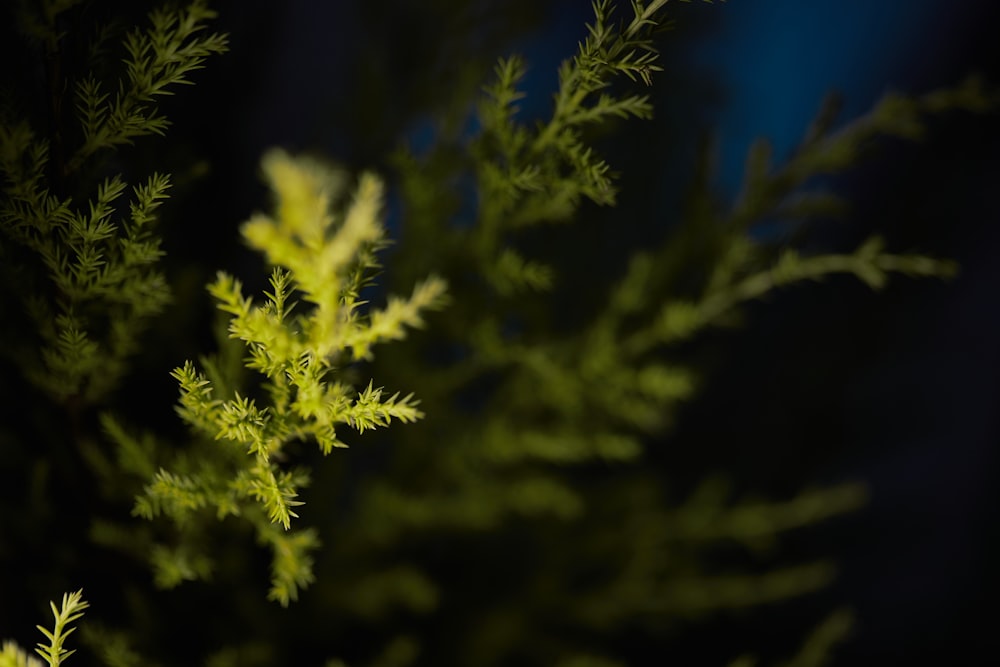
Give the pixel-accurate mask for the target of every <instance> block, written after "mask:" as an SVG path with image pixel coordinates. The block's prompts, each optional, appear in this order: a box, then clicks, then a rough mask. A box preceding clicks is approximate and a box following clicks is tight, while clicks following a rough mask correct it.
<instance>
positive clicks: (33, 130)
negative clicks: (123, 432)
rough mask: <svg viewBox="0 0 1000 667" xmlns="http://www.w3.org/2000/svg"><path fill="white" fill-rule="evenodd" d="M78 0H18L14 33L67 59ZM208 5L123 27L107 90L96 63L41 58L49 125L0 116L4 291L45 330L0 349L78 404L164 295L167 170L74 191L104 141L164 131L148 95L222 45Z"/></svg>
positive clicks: (129, 347)
mask: <svg viewBox="0 0 1000 667" xmlns="http://www.w3.org/2000/svg"><path fill="white" fill-rule="evenodd" d="M74 4H76V3H73V2H62V3H59V2H53V3H44V7H43V10H44V11H42V12H41V15H40V16H38V15H35V14H33V13H31V12H30V11H29V10H28V9H27V7H23V8H22V11H21V12H20V13H19V15H18V17H19V19H20V21H21V24H22V26H21V27H22V30H23V32H25V33H26V34H28V35H32V36H34V37H35V38H37V39H38V40H39V41H40V42H42V43H43V45H44V47H45V49H46V53H47V57H48V58H49V59H50V61H51V62H58V61H59V60H60V59H63V58H69V57H71V54H64V53H61V52H60V47H61V41H62V36H63V32H62V31H61V29H60V28H59V25H60V23H61V21H62V20H63V18H64V17H63V16H62V14H63V13H65V12H70V11H71V10H72V9H73V5H74ZM214 16H215V14H214V12H212V11H210V10H209V9H207V7H206V4H205V2H203V1H201V0H198V1H196V2H193V3H192V4H190V5H189V6H187V7H186V8H184V9H177V10H166V9H162V10H157V11H155V12H153V13H152V14H151V16H150V22H151V24H152V25H151V27H150V28H148V29H147V30H138V29H136V30H134V31H132V32H131V33H129V34H128V36H127V37H126V40H125V46H126V51H127V57H126V58H125V59H124V68H125V77H124V78H123V79H122V80H120V81H119V82H118V85H117V92H116V93H115V94H114V95H113V96H112V95H111V94H110V93H109V92H107V91H106V90H105V86H106V84H104V83H102V82H101V79H100V78H99V77H98V76H97V74H95V73H94V72H88V73H86V74H84V75H83V76H82V78H80V79H79V80H76V81H70V80H64V79H61V78H59V76H60V75H59V71H58V69H57V68H56V67H55V66H54V65H53V66H50V67H49V68H48V69H47V74H48V76H49V78H50V81H49V82H48V83H49V89H50V91H51V93H50V95H51V99H49V100H47V101H46V104H47V105H48V106H50V107H51V108H52V109H53V111H52V114H51V115H52V127H49V128H46V129H45V131H42V130H41V129H40V128H37V127H33V126H32V125H31V123H29V122H28V121H27V120H24V119H18V118H16V117H15V116H13V113H14V112H13V110H12V109H7V110H5V114H4V117H2V118H0V179H2V188H3V189H2V199H0V234H2V237H0V240H2V243H0V259H2V263H3V264H4V269H3V271H4V273H3V275H4V277H5V279H6V280H5V282H6V284H8V285H10V284H19V285H22V286H23V287H22V289H18V290H16V291H15V292H14V293H13V296H12V299H14V301H15V303H16V304H17V305H18V306H19V307H20V310H21V312H22V313H23V315H24V317H25V318H26V320H27V323H28V324H29V326H30V327H31V328H32V329H33V330H34V331H36V332H37V334H38V338H39V339H40V340H41V341H42V344H41V345H40V346H37V345H35V346H34V348H35V349H31V350H28V349H24V348H22V347H21V346H18V345H11V346H8V347H7V349H6V350H5V354H8V355H10V358H11V360H12V361H13V362H14V363H15V364H17V365H18V366H20V367H21V369H22V371H23V372H24V374H25V376H26V377H27V378H28V379H29V380H30V381H31V382H33V383H34V384H35V385H37V386H39V387H41V388H43V389H44V390H45V391H46V392H48V393H49V394H50V395H52V396H53V397H54V398H56V399H57V400H59V401H67V400H69V399H71V398H72V399H74V400H78V401H81V402H82V403H83V404H85V405H86V404H93V403H96V402H99V401H101V400H102V399H103V398H105V397H106V396H107V395H108V394H109V392H110V391H112V390H113V389H114V388H115V387H116V386H117V385H118V383H119V381H120V379H121V378H122V376H123V375H124V373H125V372H126V370H127V360H128V358H129V357H130V356H131V355H132V354H133V353H135V352H136V351H137V348H138V345H139V342H140V333H141V332H142V330H143V328H144V327H145V326H146V325H147V324H148V322H149V320H150V318H151V317H153V316H154V315H156V314H157V313H159V312H161V311H162V310H163V308H164V306H165V305H166V304H167V302H168V300H169V295H170V293H169V288H168V286H167V284H166V281H165V279H164V277H163V274H162V272H161V271H160V270H159V269H158V268H157V264H158V261H159V259H160V257H161V256H162V254H163V253H162V251H161V250H160V239H159V237H158V236H157V235H156V234H155V232H154V228H155V223H156V220H157V216H158V213H159V211H158V209H159V208H160V206H161V205H162V203H163V200H164V199H166V197H167V191H168V189H169V187H170V180H169V178H168V177H167V176H166V175H163V174H153V175H151V176H150V177H149V178H148V179H146V180H145V181H144V182H142V183H141V184H139V185H135V186H133V187H131V188H129V186H128V185H127V184H126V182H125V181H124V180H123V179H122V177H121V176H120V175H113V176H109V177H107V178H104V179H103V180H102V181H100V182H99V183H98V184H97V185H96V186H95V187H94V190H93V192H92V193H91V194H86V195H85V194H79V193H80V192H81V191H83V190H84V189H86V188H87V187H89V184H88V179H90V178H92V176H91V174H92V173H94V172H95V171H97V170H98V168H99V166H100V165H99V164H98V160H97V158H98V157H99V155H98V154H99V153H101V152H102V151H103V150H104V149H113V148H115V147H118V146H120V145H122V144H127V143H130V142H131V141H132V140H133V139H134V138H136V137H139V136H143V135H146V134H151V133H162V132H163V131H164V130H165V128H166V127H167V121H166V119H165V118H163V117H162V116H160V115H159V114H158V112H157V108H156V105H155V101H156V98H157V97H159V96H162V95H169V94H171V92H172V88H173V87H175V86H176V85H179V84H184V83H190V80H189V79H188V78H187V75H188V74H189V73H190V72H191V71H192V70H195V69H198V68H199V67H201V66H202V63H203V62H204V60H205V58H207V57H208V56H209V55H212V54H216V53H221V52H222V51H224V50H225V48H226V40H225V38H224V37H223V36H221V35H218V34H212V35H204V34H203V31H204V29H205V24H206V22H207V21H208V20H210V19H211V18H213V17H214ZM64 90H74V91H75V99H74V104H73V107H74V109H73V110H74V111H75V112H76V113H75V116H74V117H73V118H67V117H64V116H65V115H66V113H67V112H65V111H64V110H63V108H64V107H66V106H68V105H66V104H64V100H63V97H62V96H63V91H64ZM72 121H77V122H78V123H79V125H80V128H79V130H80V131H79V132H76V131H75V129H74V128H73V127H72ZM77 136H79V141H78V143H77V145H76V146H75V147H72V146H70V145H69V141H70V139H71V138H73V137H77ZM85 167H86V169H85ZM129 190H130V191H131V192H130V194H129V195H126V193H127V192H128V191H129ZM25 251H26V252H25ZM15 276H16V277H17V280H16V281H15V280H14V279H13V278H14V277H15ZM13 305H14V304H12V306H13ZM10 337H11V338H12V340H14V341H16V340H17V336H16V335H15V334H13V333H11V335H10Z"/></svg>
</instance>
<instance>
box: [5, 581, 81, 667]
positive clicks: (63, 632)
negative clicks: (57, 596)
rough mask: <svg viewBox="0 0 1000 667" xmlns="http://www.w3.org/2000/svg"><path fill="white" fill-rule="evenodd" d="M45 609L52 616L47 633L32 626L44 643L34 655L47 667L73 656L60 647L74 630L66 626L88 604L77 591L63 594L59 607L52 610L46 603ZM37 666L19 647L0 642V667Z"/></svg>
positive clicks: (50, 604)
mask: <svg viewBox="0 0 1000 667" xmlns="http://www.w3.org/2000/svg"><path fill="white" fill-rule="evenodd" d="M49 606H50V607H51V608H52V616H53V617H54V621H53V625H52V629H51V630H49V629H48V628H46V627H45V626H42V625H39V626H36V627H37V628H38V630H39V631H40V632H41V633H42V634H43V635H45V638H46V639H47V640H48V642H47V643H43V642H39V643H38V648H36V649H35V652H36V653H38V655H40V656H42V658H43V659H44V660H45V662H46V663H47V664H48V665H49V666H50V667H58V665H61V664H62V663H63V661H64V660H66V659H67V658H69V657H70V656H71V655H73V654H74V653H76V650H75V649H73V650H68V649H65V648H63V643H64V642H65V641H66V638H67V637H69V636H70V635H71V634H73V632H74V631H75V630H76V628H71V627H69V625H70V623H72V622H73V621H76V620H79V619H80V617H82V616H83V612H84V610H86V609H87V608H88V607H89V606H90V605H89V604H88V603H87V602H86V601H84V599H83V590H79V591H77V592H75V593H65V594H64V595H63V598H62V604H61V605H60V606H59V607H56V603H55V602H50V603H49ZM41 665H42V663H41V662H40V661H39V660H38V659H37V658H34V657H32V656H31V654H29V653H27V652H26V651H24V650H22V649H21V648H19V647H18V646H17V644H15V643H14V642H12V641H4V643H3V648H2V649H0V667H41Z"/></svg>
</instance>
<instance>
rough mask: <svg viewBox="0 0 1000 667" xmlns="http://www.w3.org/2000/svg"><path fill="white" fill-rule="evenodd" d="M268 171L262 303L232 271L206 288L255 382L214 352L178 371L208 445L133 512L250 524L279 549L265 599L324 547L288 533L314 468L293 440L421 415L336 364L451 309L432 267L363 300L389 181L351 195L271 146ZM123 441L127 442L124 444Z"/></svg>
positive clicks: (254, 229) (173, 566) (187, 410)
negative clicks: (358, 382)
mask: <svg viewBox="0 0 1000 667" xmlns="http://www.w3.org/2000/svg"><path fill="white" fill-rule="evenodd" d="M263 167H264V175H265V176H266V178H267V179H268V181H269V184H270V185H271V188H272V190H273V191H274V198H275V211H274V213H273V215H266V214H263V213H261V214H257V215H255V216H253V217H252V218H251V220H250V221H249V222H247V223H246V224H245V225H244V227H243V234H244V236H245V238H246V240H247V241H248V243H249V244H250V245H251V246H252V247H254V248H256V249H258V250H260V251H262V252H263V253H264V254H265V256H266V257H267V259H268V261H269V262H270V263H271V264H272V265H274V269H273V271H272V273H271V276H270V289H269V290H267V291H265V293H264V298H263V300H261V301H255V300H254V299H252V298H250V297H248V296H246V295H245V294H244V291H243V286H242V284H241V283H240V281H239V280H237V279H236V278H234V277H232V276H230V275H228V274H225V273H219V274H218V276H217V277H216V280H215V281H214V282H213V283H211V284H210V285H209V292H210V293H211V295H212V296H213V297H214V298H215V300H216V302H217V304H218V308H219V310H220V311H222V312H224V313H226V314H227V315H228V316H229V326H228V335H229V340H230V341H232V344H234V345H238V346H240V347H242V348H243V350H244V351H245V353H246V357H245V366H246V368H247V369H249V370H252V371H256V372H257V373H259V376H258V380H259V381H258V382H256V383H253V382H251V383H249V384H246V386H242V385H241V383H233V382H232V381H231V380H232V379H231V378H227V376H226V374H224V373H221V372H219V368H220V366H219V364H218V363H217V362H215V361H212V360H203V361H202V366H204V368H205V369H206V370H205V371H202V370H199V368H198V367H197V366H196V365H195V364H194V363H193V362H190V361H188V362H186V363H185V364H184V365H183V366H181V367H179V368H177V369H175V370H174V371H173V373H172V375H173V377H174V378H175V379H176V380H177V381H178V383H179V385H180V402H179V405H178V407H177V410H178V413H179V414H180V416H181V418H182V419H183V420H184V421H185V422H187V423H188V424H189V425H190V426H191V427H192V428H193V430H194V432H195V433H196V435H197V436H199V439H200V440H203V441H204V442H203V443H201V444H200V445H199V447H201V449H199V450H198V451H197V454H196V455H197V459H196V461H197V463H196V464H195V463H193V461H194V460H195V459H187V458H186V457H177V459H176V460H175V461H174V463H173V464H172V465H166V466H163V467H161V468H160V469H159V471H158V472H156V473H155V474H154V475H153V477H152V479H151V480H150V481H149V482H148V483H147V484H146V486H145V488H144V490H143V493H142V494H140V496H139V497H138V498H137V499H136V504H135V508H134V513H135V514H137V515H139V516H143V517H145V518H148V519H152V518H154V517H156V516H159V515H161V514H162V515H166V516H167V517H169V518H170V519H172V521H173V522H174V524H175V526H176V528H177V530H178V531H179V533H180V539H181V542H182V544H184V545H189V544H191V543H192V542H191V540H189V539H187V538H185V537H184V536H185V535H193V534H194V532H195V531H197V530H202V529H203V528H204V522H205V521H206V520H207V519H206V517H205V515H206V514H208V513H209V512H206V511H205V510H214V514H215V517H216V518H218V519H222V518H224V517H227V516H233V515H235V516H238V517H241V518H242V519H244V520H245V521H248V522H249V523H250V524H252V525H253V526H254V527H255V529H256V532H257V535H258V539H259V540H260V542H261V543H262V544H264V545H267V546H268V547H269V548H270V549H271V550H272V551H273V567H272V580H271V584H272V589H271V593H270V594H269V597H270V598H271V599H273V600H276V601H278V602H279V603H281V604H282V605H287V604H289V602H290V601H291V600H294V599H295V598H296V596H297V595H298V590H299V589H301V588H303V587H305V586H306V585H308V584H309V583H310V582H311V581H312V579H313V575H312V568H311V559H310V557H309V556H308V552H309V551H310V550H311V549H313V548H315V546H316V545H317V544H318V540H317V539H316V536H315V534H314V532H312V531H310V530H305V531H301V530H292V520H293V519H295V518H297V516H298V515H297V513H296V508H298V507H299V506H301V505H302V504H303V503H302V501H301V500H300V499H299V494H300V491H301V489H302V488H303V487H305V486H306V485H307V484H308V483H309V475H308V471H307V470H302V469H297V468H292V469H286V466H285V462H286V461H287V458H288V452H287V451H286V449H287V445H289V444H290V443H293V442H298V441H303V440H312V441H315V442H316V443H317V445H318V446H319V448H320V450H321V451H322V452H323V453H324V454H329V453H330V452H331V451H332V450H333V449H334V448H336V447H346V446H347V445H346V443H345V442H344V441H343V440H341V438H340V433H339V432H338V431H340V430H342V429H344V428H348V429H352V430H354V431H356V432H357V433H359V434H360V433H364V432H365V431H367V430H370V429H374V428H380V427H385V426H388V425H389V424H390V423H391V422H392V421H393V420H396V421H400V422H403V423H408V422H413V421H416V420H418V419H420V418H421V417H423V413H422V412H421V411H420V410H419V408H418V401H417V400H415V399H414V397H413V395H412V394H407V395H405V396H401V395H400V394H399V393H393V394H391V395H390V394H387V393H386V392H385V391H384V390H383V389H382V388H381V387H377V386H376V385H375V383H374V381H369V383H368V385H367V387H366V388H365V389H363V390H361V391H358V390H356V389H355V388H354V387H353V386H352V384H351V383H350V382H348V381H346V380H345V379H344V378H342V377H340V376H339V375H338V373H337V371H338V367H339V366H341V365H342V364H346V363H353V362H355V361H360V360H364V359H368V358H370V357H371V356H372V349H373V348H374V347H375V346H376V345H378V344H380V343H383V342H386V341H392V340H399V339H402V338H404V337H405V336H406V333H407V330H408V329H410V328H414V327H420V326H423V324H424V320H423V316H424V314H425V313H426V311H427V310H429V309H433V308H438V307H440V306H441V305H443V303H444V297H445V284H444V282H443V281H442V280H440V279H437V278H433V277H432V278H429V279H427V280H425V281H423V282H421V283H419V284H417V285H416V286H415V287H414V289H413V292H412V293H411V295H410V296H409V297H406V298H402V297H396V296H390V297H389V298H388V303H387V304H386V305H385V306H384V307H382V308H374V307H373V308H366V307H365V306H366V305H367V304H366V302H365V301H363V300H361V297H360V293H361V290H362V289H363V288H364V287H365V286H366V285H367V284H369V281H370V279H371V278H370V275H371V273H372V272H373V271H374V270H375V269H376V268H377V267H378V264H377V261H376V258H375V251H376V250H377V249H378V248H380V247H382V246H383V245H384V244H385V241H384V230H383V228H382V225H381V223H380V221H379V216H380V215H381V206H382V185H381V182H380V181H379V180H378V179H377V178H376V177H375V176H373V175H364V176H362V177H361V179H360V180H359V183H358V187H357V189H356V191H355V192H354V194H353V197H348V196H346V193H345V187H346V179H345V178H344V176H343V175H342V174H340V173H339V172H336V171H334V170H331V169H329V168H328V167H326V166H325V165H322V164H320V163H319V162H316V161H313V160H308V159H304V158H300V159H296V158H292V157H290V156H289V155H287V154H285V153H283V152H281V151H273V152H271V153H268V154H267V155H266V156H265V158H264V160H263ZM227 342H228V341H227ZM119 431H120V429H119ZM118 436H119V440H121V439H122V434H121V433H118ZM129 444H130V443H129V439H128V438H125V440H124V441H122V442H120V446H122V447H125V446H126V445H129ZM134 449H135V448H134V447H131V450H134ZM159 553H160V555H161V557H160V559H159V562H156V561H154V563H153V564H154V567H155V568H156V569H157V571H158V573H159V574H158V576H160V577H161V579H162V580H163V581H165V582H169V583H171V585H172V584H175V583H178V582H179V581H181V580H184V579H187V578H192V577H194V576H201V572H202V570H203V569H205V568H202V569H199V568H195V567H193V565H192V563H193V562H194V561H192V560H191V558H192V556H191V555H190V554H188V552H187V551H185V552H184V553H180V552H178V551H176V550H173V551H171V550H166V551H160V552H159ZM182 556H183V557H182ZM206 567H207V566H206ZM205 571H207V570H205ZM189 575H190V576H189Z"/></svg>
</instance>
